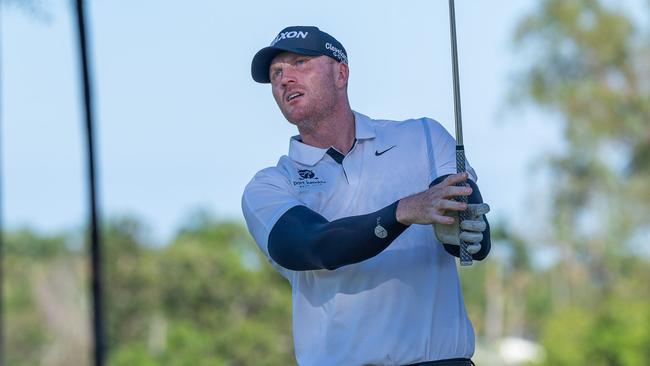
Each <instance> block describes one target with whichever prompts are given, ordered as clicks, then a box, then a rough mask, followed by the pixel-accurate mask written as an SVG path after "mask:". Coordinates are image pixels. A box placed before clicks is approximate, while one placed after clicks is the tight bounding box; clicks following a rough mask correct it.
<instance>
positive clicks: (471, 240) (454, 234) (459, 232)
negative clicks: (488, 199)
mask: <svg viewBox="0 0 650 366" xmlns="http://www.w3.org/2000/svg"><path fill="white" fill-rule="evenodd" d="M466 212H467V219H466V220H465V221H463V222H461V223H460V225H459V221H460V220H459V218H458V216H459V215H458V212H457V211H454V212H453V214H452V215H451V216H452V217H454V219H455V220H454V223H453V224H450V225H443V224H434V225H433V228H434V232H435V233H436V238H438V240H439V241H440V242H441V243H444V244H451V245H460V241H461V240H462V241H464V242H465V243H467V244H468V245H467V251H468V252H469V253H470V254H476V253H478V251H479V250H481V241H482V240H483V231H485V228H486V224H485V220H483V215H485V214H486V213H488V212H490V206H488V204H487V203H470V204H468V205H467V210H466Z"/></svg>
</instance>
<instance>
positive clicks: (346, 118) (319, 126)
mask: <svg viewBox="0 0 650 366" xmlns="http://www.w3.org/2000/svg"><path fill="white" fill-rule="evenodd" d="M334 112H335V113H331V114H329V115H328V116H327V117H325V118H322V119H319V120H317V121H312V122H311V123H308V124H303V125H301V126H298V132H299V133H300V138H301V139H302V142H303V143H305V144H307V145H311V146H316V147H320V148H328V147H332V146H333V147H334V148H335V149H336V150H338V151H339V152H341V153H342V154H347V153H348V152H349V151H350V149H352V145H353V144H354V136H355V121H354V113H353V112H352V109H350V108H349V107H348V108H343V109H342V110H340V111H334Z"/></svg>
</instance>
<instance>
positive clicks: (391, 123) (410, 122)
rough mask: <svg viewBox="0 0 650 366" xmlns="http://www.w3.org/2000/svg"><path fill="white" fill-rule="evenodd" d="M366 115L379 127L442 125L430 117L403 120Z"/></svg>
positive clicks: (371, 122)
mask: <svg viewBox="0 0 650 366" xmlns="http://www.w3.org/2000/svg"><path fill="white" fill-rule="evenodd" d="M364 117H366V118H367V119H368V121H369V123H370V124H372V125H374V126H375V127H378V128H419V127H421V126H422V125H423V124H428V125H438V126H442V125H441V124H440V123H439V122H438V121H436V120H435V119H433V118H430V117H420V118H408V119H403V120H392V119H382V118H370V117H367V116H364Z"/></svg>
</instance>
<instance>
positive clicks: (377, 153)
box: [375, 145, 397, 156]
mask: <svg viewBox="0 0 650 366" xmlns="http://www.w3.org/2000/svg"><path fill="white" fill-rule="evenodd" d="M395 146H397V145H393V146H391V147H389V148H388V149H386V150H384V151H382V152H379V151H377V150H375V156H379V155H381V154H383V153H385V152H386V151H388V150H390V149H392V148H394V147H395Z"/></svg>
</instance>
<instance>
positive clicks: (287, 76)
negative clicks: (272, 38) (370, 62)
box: [269, 52, 338, 125]
mask: <svg viewBox="0 0 650 366" xmlns="http://www.w3.org/2000/svg"><path fill="white" fill-rule="evenodd" d="M337 64H338V63H337V62H336V61H335V60H333V59H331V58H330V57H327V56H305V55H299V54H295V53H291V52H284V53H281V54H279V55H278V56H276V57H275V58H274V59H273V61H271V66H270V67H269V73H270V74H269V77H270V79H271V87H272V91H273V97H274V98H275V101H276V103H278V106H279V107H280V110H281V111H282V114H283V115H284V117H285V118H286V119H287V120H288V121H289V122H291V123H293V124H296V125H301V124H302V123H306V122H310V121H315V120H318V119H320V118H323V117H326V116H327V113H330V112H331V111H332V108H333V106H334V105H335V103H336V101H337V95H336V93H337V87H336V82H335V80H336V76H337Z"/></svg>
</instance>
